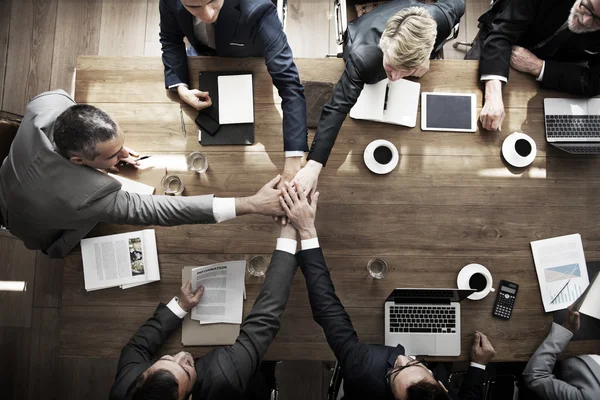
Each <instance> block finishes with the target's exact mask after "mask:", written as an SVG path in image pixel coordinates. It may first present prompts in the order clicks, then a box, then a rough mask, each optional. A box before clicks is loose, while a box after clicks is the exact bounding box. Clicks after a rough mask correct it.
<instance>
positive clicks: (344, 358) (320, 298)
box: [298, 248, 371, 383]
mask: <svg viewBox="0 0 600 400" xmlns="http://www.w3.org/2000/svg"><path fill="white" fill-rule="evenodd" d="M298 259H299V264H300V267H301V268H302V273H303V274H304V279H305V280H306V289H307V291H308V299H309V301H310V307H311V309H312V314H313V318H314V320H315V321H316V322H317V323H318V324H319V325H320V326H321V327H322V328H323V331H324V333H325V337H326V338H327V343H329V347H330V348H331V350H332V351H333V353H334V354H335V358H336V359H337V360H338V362H339V363H340V366H341V371H342V376H343V377H344V379H345V380H347V381H357V380H358V379H359V378H360V377H362V376H365V374H366V373H367V372H368V370H369V368H370V366H371V354H370V351H371V350H370V348H369V346H368V345H367V344H365V343H363V342H361V341H360V340H359V339H358V335H357V333H356V331H355V330H354V327H353V326H352V322H351V321H350V317H349V316H348V313H346V310H345V309H344V306H343V305H342V303H341V302H340V299H339V298H338V297H337V295H336V294H335V287H334V286H333V282H332V281H331V276H330V275H329V270H328V269H327V265H326V264H325V258H324V257H323V252H322V251H321V249H320V248H316V249H310V250H303V251H301V252H299V253H298ZM355 383H356V382H355Z"/></svg>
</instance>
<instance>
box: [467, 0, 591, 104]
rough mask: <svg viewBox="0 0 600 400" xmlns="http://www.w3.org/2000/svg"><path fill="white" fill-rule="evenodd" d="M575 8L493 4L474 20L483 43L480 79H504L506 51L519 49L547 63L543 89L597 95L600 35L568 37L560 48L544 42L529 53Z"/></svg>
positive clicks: (548, 3) (557, 0)
mask: <svg viewBox="0 0 600 400" xmlns="http://www.w3.org/2000/svg"><path fill="white" fill-rule="evenodd" d="M574 3H575V1H574V0H499V1H498V2H496V3H495V4H494V6H493V7H492V8H491V9H490V10H489V11H488V12H487V13H485V14H483V15H482V16H481V17H480V18H479V22H480V23H479V27H480V33H479V35H480V37H479V38H478V39H479V40H481V41H482V48H481V62H480V64H479V73H480V74H481V75H484V74H491V75H500V76H504V77H506V78H508V71H509V70H510V55H511V52H512V50H511V46H512V45H519V46H521V47H525V48H527V49H530V50H531V51H532V52H533V53H534V54H535V55H536V56H538V57H539V58H541V59H542V60H545V61H546V67H545V69H544V77H543V79H542V82H541V84H542V87H544V88H547V89H553V90H560V91H563V92H569V93H573V94H578V95H583V96H595V95H597V94H600V31H596V32H592V33H584V34H572V35H571V36H570V37H569V38H568V39H567V40H566V41H562V43H560V42H561V41H559V42H555V45H553V44H552V42H549V43H548V45H547V46H542V47H540V48H538V49H533V47H535V46H537V45H538V44H540V43H541V42H543V41H544V40H546V39H548V38H549V37H551V36H552V35H553V34H554V33H555V32H556V31H557V30H558V29H559V28H560V27H561V25H562V24H563V23H564V22H565V21H566V20H567V18H568V16H569V12H570V10H571V8H572V7H573V4H574ZM596 13H598V11H596ZM557 46H558V47H557ZM580 62H588V65H589V66H587V67H586V66H581V65H578V64H576V63H580Z"/></svg>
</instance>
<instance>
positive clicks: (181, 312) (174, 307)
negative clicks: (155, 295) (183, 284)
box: [167, 296, 188, 318]
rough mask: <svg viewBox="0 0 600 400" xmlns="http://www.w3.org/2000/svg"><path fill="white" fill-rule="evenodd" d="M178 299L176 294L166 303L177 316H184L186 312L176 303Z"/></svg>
mask: <svg viewBox="0 0 600 400" xmlns="http://www.w3.org/2000/svg"><path fill="white" fill-rule="evenodd" d="M178 301H179V299H178V298H177V296H175V297H173V299H172V300H171V301H170V302H169V304H167V307H168V308H169V310H171V311H172V312H173V314H175V315H177V316H178V317H179V318H183V317H185V316H186V315H187V314H188V313H187V311H185V310H184V309H183V308H181V306H180V305H179V303H178Z"/></svg>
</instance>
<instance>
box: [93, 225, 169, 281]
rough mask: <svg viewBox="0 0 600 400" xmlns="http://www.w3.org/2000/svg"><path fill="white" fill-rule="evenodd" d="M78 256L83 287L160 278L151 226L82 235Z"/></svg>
mask: <svg viewBox="0 0 600 400" xmlns="http://www.w3.org/2000/svg"><path fill="white" fill-rule="evenodd" d="M81 257H82V258H83V277H84V280H85V290H87V291H92V290H98V289H106V288H110V287H115V286H119V287H121V288H122V289H128V288H131V287H135V286H139V285H144V284H146V283H150V282H156V281H159V280H160V271H159V268H158V252H157V250H156V233H155V231H154V229H145V230H143V231H136V232H128V233H121V234H118V235H108V236H100V237H95V238H90V239H83V240H82V241H81Z"/></svg>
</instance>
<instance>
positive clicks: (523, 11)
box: [479, 0, 538, 79]
mask: <svg viewBox="0 0 600 400" xmlns="http://www.w3.org/2000/svg"><path fill="white" fill-rule="evenodd" d="M534 3H535V4H534ZM537 7H538V4H537V1H535V0H505V1H502V0H501V1H497V2H496V3H495V4H494V6H492V10H490V11H489V13H490V14H488V15H491V14H492V13H493V14H495V17H494V18H493V19H492V20H491V21H486V14H484V15H483V16H482V17H481V18H480V19H479V20H480V21H481V22H482V23H483V24H484V25H486V26H487V29H489V33H488V34H487V36H486V38H485V41H484V42H483V46H482V48H481V59H480V62H479V76H481V75H500V76H503V77H505V78H507V79H508V73H509V70H510V56H511V54H512V46H513V45H514V44H516V43H517V42H518V41H519V39H520V38H521V36H522V35H523V33H525V31H526V30H527V28H528V27H529V24H530V23H531V21H533V19H534V18H535V16H536V15H537ZM495 8H496V9H495Z"/></svg>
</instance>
